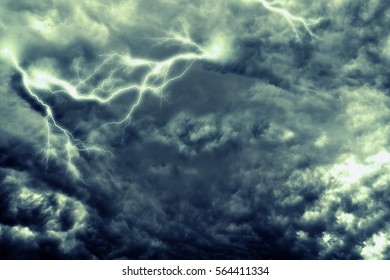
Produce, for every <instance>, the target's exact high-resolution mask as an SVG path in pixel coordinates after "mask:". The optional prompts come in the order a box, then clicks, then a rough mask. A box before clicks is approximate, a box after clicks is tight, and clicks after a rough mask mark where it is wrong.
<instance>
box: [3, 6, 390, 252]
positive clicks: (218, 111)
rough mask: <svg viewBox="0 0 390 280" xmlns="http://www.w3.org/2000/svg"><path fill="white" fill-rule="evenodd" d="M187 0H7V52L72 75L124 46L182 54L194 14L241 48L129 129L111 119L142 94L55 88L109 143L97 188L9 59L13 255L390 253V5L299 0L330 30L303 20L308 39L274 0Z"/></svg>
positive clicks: (93, 165)
mask: <svg viewBox="0 0 390 280" xmlns="http://www.w3.org/2000/svg"><path fill="white" fill-rule="evenodd" d="M152 2H153V3H152ZM179 2H180V3H178V2H177V1H157V2H156V1H119V2H118V3H117V4H116V5H109V4H108V3H107V2H106V1H88V2H84V1H81V2H77V3H71V2H69V1H35V2H34V5H32V4H31V3H30V2H29V1H16V2H15V1H6V2H5V4H4V7H5V8H4V9H2V12H0V15H1V19H0V31H1V33H2V35H1V40H2V41H1V44H2V45H1V47H4V46H3V45H7V44H9V45H10V46H9V47H10V48H14V51H15V52H16V55H17V58H18V59H19V60H21V61H20V63H21V65H22V66H23V67H26V68H29V69H30V68H31V71H33V70H34V69H45V70H47V71H48V72H49V73H53V74H55V75H58V76H59V77H61V78H64V79H69V80H70V81H77V75H76V74H77V73H76V72H77V71H79V73H81V74H86V73H90V72H91V71H93V69H95V67H96V66H97V65H98V64H99V63H101V59H102V57H101V56H99V55H101V54H106V53H107V50H109V51H113V50H114V51H120V52H126V51H130V52H131V54H133V55H134V56H136V57H138V56H140V57H153V58H159V59H164V58H166V57H167V56H169V55H171V54H174V53H176V52H178V51H181V50H180V48H178V47H177V46H161V45H156V44H155V41H154V40H153V38H156V37H162V36H165V35H166V34H165V33H164V34H161V32H160V31H161V29H163V30H165V31H167V30H170V29H180V22H185V23H186V24H188V25H189V26H190V27H191V28H190V33H191V34H190V35H191V36H192V37H193V38H194V39H196V42H199V43H205V44H207V42H208V39H209V38H208V37H209V36H213V35H214V34H216V33H222V34H224V35H229V36H230V37H229V38H230V39H231V40H230V41H231V46H229V47H230V48H231V49H232V50H231V52H230V57H229V59H227V60H226V61H223V62H220V61H213V62H210V61H207V62H203V61H202V62H201V61H199V62H195V63H194V64H193V66H192V68H191V69H190V70H189V71H188V72H187V73H186V75H185V76H183V77H182V79H180V80H177V81H175V82H174V83H172V84H171V85H170V87H169V88H167V92H166V100H167V101H168V102H165V99H162V100H159V99H158V98H157V99H156V98H155V97H153V96H146V98H145V99H144V100H143V103H142V106H140V107H139V108H137V110H136V111H135V113H134V115H133V119H132V121H131V123H130V125H129V126H128V127H127V128H126V130H124V131H123V126H113V127H109V128H105V129H97V128H98V127H100V126H101V125H102V124H103V123H105V122H106V121H112V120H116V119H117V117H118V116H120V115H121V114H123V112H125V110H127V109H128V105H127V102H128V101H129V100H127V99H124V98H123V99H121V100H119V101H116V102H113V103H112V104H111V105H110V106H104V105H98V104H96V103H94V102H82V103H81V102H80V103H78V102H74V101H73V100H71V99H70V98H67V97H65V96H62V95H50V94H47V93H46V92H45V90H42V96H43V97H44V98H45V100H46V101H47V102H50V104H52V105H53V106H54V107H55V108H56V109H55V117H56V119H57V120H58V121H59V122H60V123H61V124H62V125H63V126H64V127H66V128H67V129H69V130H70V131H71V132H72V133H74V135H75V136H76V137H77V138H79V139H81V140H83V141H86V142H88V143H92V144H97V145H100V146H102V147H103V148H104V149H105V150H106V151H105V152H100V153H95V152H88V153H84V152H80V153H75V155H74V160H75V163H76V164H77V166H78V168H79V169H80V171H81V173H82V179H83V180H84V182H83V181H81V180H78V179H74V178H72V176H71V175H70V174H69V173H68V172H67V168H66V156H65V154H61V153H59V159H57V160H55V159H54V158H53V157H52V158H49V161H48V163H47V164H46V161H45V158H44V151H43V148H44V147H45V145H46V141H47V139H46V134H47V132H46V129H45V127H46V124H45V122H44V120H43V118H42V116H41V115H42V113H43V112H42V110H41V109H40V107H39V106H36V105H37V104H36V102H34V100H33V99H32V98H30V97H29V96H28V94H26V89H25V88H24V86H23V84H22V82H21V79H20V75H18V74H17V73H15V71H14V70H13V69H12V67H10V65H7V64H4V65H3V64H2V67H1V68H0V70H1V72H0V73H1V78H2V80H3V81H6V82H4V83H2V84H1V85H0V90H1V92H2V94H1V96H0V98H1V99H0V101H1V113H0V114H1V120H2V121H1V125H0V133H1V137H0V151H1V155H0V167H1V169H0V179H1V188H0V249H1V250H0V252H1V256H0V257H1V258H5V259H6V258H9V259H23V258H25V259H37V258H38V259H39V258H45V259H48V258H56V259H69V258H70V259H75V258H76V259H78V258H80V259H81V258H82V259H84V258H87V259H172V258H176V259H360V258H374V259H388V258H389V249H388V248H389V244H388V241H387V240H388V237H389V229H390V224H389V223H388V219H389V212H388V210H387V209H388V206H389V195H388V176H387V175H386V172H387V170H388V160H389V155H388V153H387V150H388V146H389V143H388V140H387V139H388V137H387V135H388V133H389V132H390V131H389V129H388V128H387V126H386V124H387V123H388V121H389V116H390V112H389V111H390V110H389V109H388V105H389V101H388V97H387V95H388V82H387V80H388V79H387V76H388V74H389V73H388V65H389V61H390V39H389V38H390V37H389V36H388V34H387V32H386V26H388V23H389V17H388V10H389V5H388V4H387V3H386V1H369V3H368V2H366V1H319V2H318V1H317V2H315V3H313V1H299V2H298V1H297V3H293V4H294V5H293V4H291V6H290V7H289V9H291V12H292V13H293V14H296V15H299V16H302V17H305V18H307V19H311V20H313V22H311V23H312V24H311V25H310V26H311V28H312V30H313V32H315V33H316V34H317V35H318V36H319V37H321V39H316V38H314V37H311V36H310V35H309V34H307V32H306V31H305V30H304V28H303V27H302V26H297V28H298V30H299V32H300V39H301V41H300V42H298V41H297V39H296V37H295V36H294V34H293V33H292V30H291V27H290V26H289V24H288V23H287V22H286V21H285V20H284V19H283V18H281V17H280V15H277V14H272V13H270V12H268V11H265V10H264V9H262V7H261V6H260V5H257V4H255V5H252V4H242V3H237V2H233V1H223V4H222V3H217V2H210V1H179ZM254 7H257V9H256V8H254ZM102 11H103V12H102ZM215 15H218V16H215ZM317 17H318V18H320V19H319V20H318V21H316V22H314V19H315V18H317ZM85 26H88V28H85ZM111 66H112V65H107V68H104V69H103V70H102V71H101V73H102V74H103V75H104V74H107V73H110V69H111V68H110V67H111ZM127 77H128V76H126V74H123V76H121V77H120V78H118V80H117V82H118V83H121V82H126V81H127V80H126V79H127ZM93 82H97V81H93ZM88 90H90V88H88V87H87V86H86V91H88ZM53 137H54V139H55V140H56V141H57V142H56V143H57V144H58V145H59V144H61V141H63V140H62V138H61V134H60V132H59V131H54V132H53ZM40 151H42V152H40ZM68 171H69V170H68Z"/></svg>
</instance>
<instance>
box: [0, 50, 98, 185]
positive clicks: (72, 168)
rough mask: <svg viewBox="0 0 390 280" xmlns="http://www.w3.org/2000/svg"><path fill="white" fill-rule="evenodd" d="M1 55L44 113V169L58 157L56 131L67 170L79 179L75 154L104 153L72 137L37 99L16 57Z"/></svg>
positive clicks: (51, 111) (33, 83) (30, 80)
mask: <svg viewBox="0 0 390 280" xmlns="http://www.w3.org/2000/svg"><path fill="white" fill-rule="evenodd" d="M3 53H4V54H6V55H7V56H8V57H9V58H10V59H11V61H12V63H13V65H14V67H15V69H16V70H17V71H18V72H19V73H20V75H21V77H22V83H23V86H24V88H25V89H26V91H27V93H28V94H29V95H30V97H32V98H33V99H34V100H35V101H36V102H37V103H38V104H40V106H41V107H42V108H43V109H44V111H45V114H46V115H45V125H46V128H47V142H46V146H45V148H44V153H45V155H44V159H45V160H46V167H47V165H48V162H49V159H50V158H51V157H54V158H59V155H58V153H57V151H56V149H55V148H54V146H55V145H54V143H53V139H54V138H55V137H54V133H53V131H54V130H58V131H59V132H60V133H61V134H62V135H63V136H64V139H65V143H64V144H63V150H64V151H65V153H66V157H67V164H66V165H67V170H68V171H69V172H70V173H71V174H72V175H73V176H74V177H76V178H78V179H80V180H82V179H81V177H80V172H79V170H78V169H77V167H76V165H75V163H74V158H75V157H76V156H77V153H78V152H79V151H85V152H88V151H92V150H94V151H99V152H101V151H104V150H103V149H101V148H100V147H98V146H87V145H86V144H85V143H84V142H83V141H81V140H80V139H77V138H75V137H74V136H73V134H72V133H71V132H70V131H69V130H67V129H66V128H64V127H63V126H61V125H60V124H59V123H58V122H57V120H56V119H55V117H54V114H53V109H52V107H51V106H50V105H48V104H47V103H46V102H45V101H44V100H43V99H42V98H40V97H39V95H38V94H37V93H35V91H34V88H35V87H38V86H37V83H36V82H35V81H33V80H32V79H31V77H30V76H29V75H28V74H27V72H26V71H25V70H24V69H23V68H22V67H21V66H20V65H19V63H18V62H17V59H16V57H15V56H14V55H13V54H12V52H11V51H10V50H9V49H8V48H5V49H3Z"/></svg>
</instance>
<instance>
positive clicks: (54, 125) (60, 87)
mask: <svg viewBox="0 0 390 280" xmlns="http://www.w3.org/2000/svg"><path fill="white" fill-rule="evenodd" d="M170 36H171V37H170V38H160V39H158V40H159V43H164V42H168V41H169V42H175V43H176V44H178V45H180V46H181V47H183V48H186V49H187V50H191V51H187V52H184V53H179V54H177V55H174V56H171V57H168V58H167V59H164V60H149V59H140V58H134V57H132V56H130V55H121V54H118V53H111V54H108V55H105V56H104V57H105V59H104V61H103V62H102V63H101V64H100V65H98V66H97V67H96V68H95V70H94V71H93V72H92V73H90V74H89V75H86V77H85V78H83V79H81V78H80V73H79V66H78V65H76V72H77V76H78V81H77V82H76V83H74V84H72V83H70V82H68V81H66V80H62V79H59V78H57V77H55V76H53V75H51V74H48V73H45V72H43V71H33V73H32V74H31V75H29V74H28V73H27V72H26V71H25V70H24V69H23V68H22V67H21V66H20V65H19V63H18V61H17V59H16V57H15V56H14V55H13V54H12V53H11V51H10V50H8V49H4V50H3V52H4V53H5V54H6V55H7V56H8V57H9V58H10V59H11V61H12V63H13V65H14V67H15V69H16V70H17V71H18V72H19V73H20V74H21V77H22V83H23V86H24V88H25V89H26V91H27V92H28V94H29V95H30V96H31V97H32V98H33V99H34V100H36V102H38V103H39V104H40V105H41V107H42V108H43V109H44V111H45V121H46V127H47V143H46V148H45V158H46V164H48V160H49V158H50V157H55V158H57V157H58V151H57V150H56V149H55V148H54V143H53V139H54V136H53V130H57V131H59V132H60V133H61V134H62V135H63V137H64V139H65V143H64V144H63V146H62V149H63V151H64V152H65V153H66V157H67V167H68V170H69V171H70V172H71V173H72V174H73V175H74V176H75V177H77V178H80V172H79V171H78V169H77V167H76V165H75V163H74V158H75V156H76V155H77V153H78V152H82V151H90V150H96V151H102V149H101V148H99V147H96V146H92V147H89V146H87V145H86V144H85V143H84V142H82V141H81V140H79V139H76V138H75V137H74V136H73V134H72V133H71V132H70V131H69V130H67V129H66V128H64V127H63V126H61V125H60V124H59V123H58V121H57V120H56V119H55V116H54V114H53V107H52V106H50V105H49V104H48V103H46V102H45V101H44V99H43V98H41V97H40V95H39V94H38V93H37V92H36V91H35V90H36V89H39V90H45V91H48V92H50V93H51V94H65V95H66V96H68V97H70V98H72V99H73V100H75V101H78V102H82V101H93V102H97V103H99V104H103V105H104V104H111V102H112V101H114V100H115V99H116V98H118V97H119V96H122V95H126V94H134V93H135V94H136V98H135V101H134V102H133V103H132V104H130V106H129V109H128V111H127V112H126V113H125V114H124V116H123V117H122V118H121V119H120V120H118V121H114V122H108V123H106V124H104V125H103V126H102V127H106V126H108V125H112V124H117V125H120V124H125V127H124V129H126V127H127V126H128V125H129V124H130V121H131V118H132V115H133V113H134V111H135V110H136V108H137V107H138V106H139V105H140V104H141V102H142V100H143V97H144V96H145V94H146V93H151V94H153V95H157V96H160V97H162V95H163V91H164V89H165V88H166V87H167V86H168V85H169V84H171V83H172V82H174V81H176V80H177V79H180V78H181V77H183V76H184V75H185V74H186V73H187V71H188V70H189V69H190V67H191V65H192V64H193V63H194V62H195V61H198V60H218V58H219V56H220V55H221V54H222V50H223V46H222V45H221V44H225V43H226V42H223V41H221V40H218V41H216V42H212V44H210V46H209V47H208V48H202V47H201V46H200V45H198V44H196V43H195V42H194V41H193V40H191V39H190V37H189V35H188V33H185V34H184V35H183V34H178V33H174V32H171V33H170ZM179 63H187V66H186V67H185V68H184V70H181V71H179V72H178V73H176V74H174V73H172V72H174V71H173V70H174V69H173V68H174V66H175V65H177V64H179ZM112 65H114V67H113V68H112V69H111V70H110V71H109V74H108V75H107V76H105V78H104V79H102V80H101V81H100V82H99V84H98V85H97V86H96V85H93V84H92V80H93V79H94V78H96V77H97V76H98V75H101V74H103V75H105V74H106V73H105V72H104V68H105V67H106V66H110V67H111V66H112ZM135 70H143V71H144V75H143V77H142V79H141V81H138V82H131V83H126V84H125V85H120V86H118V85H117V82H116V78H117V77H116V74H120V73H119V71H127V72H128V73H130V74H131V73H133V72H134V71H135ZM118 76H119V75H118ZM90 88H92V90H88V89H90ZM80 179H81V178H80Z"/></svg>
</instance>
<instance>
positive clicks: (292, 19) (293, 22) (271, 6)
mask: <svg viewBox="0 0 390 280" xmlns="http://www.w3.org/2000/svg"><path fill="white" fill-rule="evenodd" d="M242 1H244V2H247V3H249V2H250V3H253V2H257V3H260V4H261V5H262V6H263V7H264V8H265V9H266V10H268V11H270V12H272V13H275V14H279V15H281V16H282V17H283V18H284V19H285V20H286V21H287V23H288V24H289V25H290V26H291V28H292V30H293V32H294V35H295V37H296V38H297V40H298V41H301V38H300V36H299V31H298V28H297V24H301V25H302V26H303V27H304V28H305V30H306V31H307V32H308V33H309V34H310V36H312V37H316V38H317V39H321V38H320V37H318V36H317V35H316V34H314V33H313V32H312V31H311V29H310V27H309V23H308V22H307V21H306V20H305V19H304V18H302V17H298V16H295V15H293V14H291V13H290V12H289V11H288V10H286V9H283V8H280V7H277V6H276V4H278V2H273V3H271V2H269V1H267V0H242Z"/></svg>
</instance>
